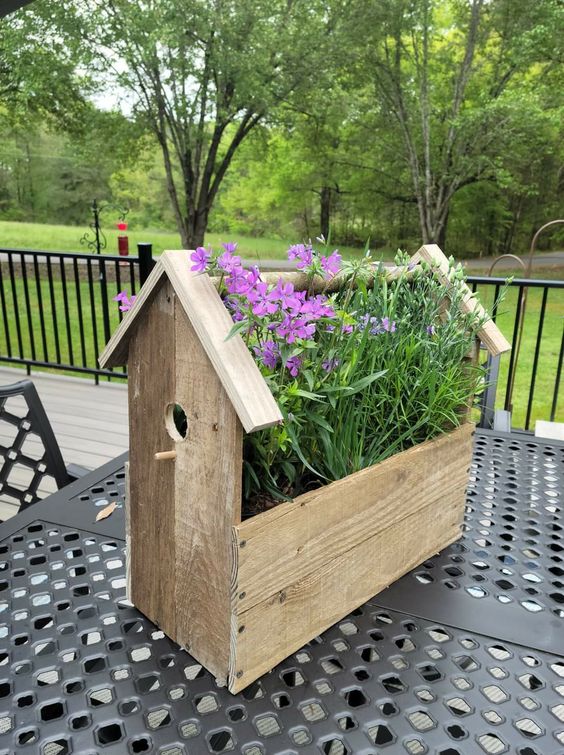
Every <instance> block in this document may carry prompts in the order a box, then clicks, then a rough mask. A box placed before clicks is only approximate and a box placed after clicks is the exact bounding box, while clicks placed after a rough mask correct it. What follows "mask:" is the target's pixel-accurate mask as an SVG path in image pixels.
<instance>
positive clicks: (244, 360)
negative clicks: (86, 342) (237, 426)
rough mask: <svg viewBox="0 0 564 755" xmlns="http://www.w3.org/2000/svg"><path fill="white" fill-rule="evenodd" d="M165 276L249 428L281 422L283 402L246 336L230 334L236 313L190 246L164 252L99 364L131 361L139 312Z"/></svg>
mask: <svg viewBox="0 0 564 755" xmlns="http://www.w3.org/2000/svg"><path fill="white" fill-rule="evenodd" d="M164 276H166V277H167V278H168V279H169V280H170V282H171V284H172V286H173V288H174V290H175V293H176V295H177V297H178V299H179V301H180V303H181V304H182V307H183V309H184V311H185V312H186V316H187V317H188V319H189V320H190V323H191V324H192V327H193V328H194V330H195V332H196V334H197V336H198V338H199V340H200V342H201V344H202V346H203V348H204V350H205V352H206V354H207V355H208V358H209V359H210V361H211V363H212V365H213V367H214V369H215V371H216V372H217V374H218V376H219V378H220V380H221V383H222V385H223V387H224V388H225V391H226V393H227V395H228V396H229V399H230V401H231V403H232V404H233V406H234V408H235V411H236V412H237V415H238V417H239V419H240V420H241V424H242V425H243V427H244V428H245V431H246V432H254V431H256V430H261V429H262V428H265V427H270V426H271V425H274V424H276V423H277V422H281V421H282V414H281V412H280V409H279V407H278V404H277V403H276V401H275V399H274V397H273V395H272V393H271V392H270V389H269V388H268V386H267V384H266V382H265V381H264V378H263V376H262V375H261V373H260V370H259V369H258V367H257V365H256V363H255V361H254V359H253V356H252V354H251V353H250V352H249V350H248V348H247V347H246V345H245V343H244V341H243V339H242V338H241V336H239V335H236V336H234V337H233V338H230V339H229V340H228V341H226V340H225V338H226V336H227V335H228V333H229V331H230V330H231V327H232V325H233V323H232V321H231V317H230V316H229V313H228V312H227V310H226V308H225V306H224V304H223V302H222V301H221V298H220V296H219V294H218V292H217V290H216V288H215V286H214V284H213V282H212V281H211V280H210V278H209V276H208V275H205V274H204V275H202V274H195V273H192V272H191V271H190V269H189V259H188V253H187V252H164V253H163V254H162V255H161V257H160V258H159V260H158V261H157V263H156V265H155V267H154V268H153V270H152V272H151V275H150V276H149V278H148V279H147V281H146V282H145V284H144V285H143V287H142V288H141V291H140V293H139V296H138V298H137V300H136V302H135V306H134V307H133V309H132V310H130V312H129V313H128V314H127V315H126V317H124V319H123V321H122V323H121V324H120V326H119V328H118V329H117V330H116V332H115V333H114V334H113V336H112V337H111V338H110V340H109V341H108V344H107V346H106V348H105V349H104V351H103V353H102V354H101V356H100V358H99V362H100V364H101V365H102V366H103V367H109V366H113V367H116V366H119V365H122V364H125V363H126V362H127V353H128V342H129V338H130V337H131V335H132V333H133V331H134V327H135V324H136V321H137V318H139V317H140V316H142V312H143V310H144V308H145V307H146V306H148V305H149V304H150V301H151V300H152V298H153V294H154V292H155V291H156V290H157V289H158V288H159V285H160V282H161V280H162V279H163V277H164Z"/></svg>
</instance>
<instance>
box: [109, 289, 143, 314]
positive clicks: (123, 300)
mask: <svg viewBox="0 0 564 755" xmlns="http://www.w3.org/2000/svg"><path fill="white" fill-rule="evenodd" d="M136 298H137V297H136V296H135V295H134V296H131V298H130V297H129V295H128V293H127V291H120V292H119V294H118V295H117V296H114V298H113V299H112V301H117V302H119V310H120V312H129V310H130V309H131V307H132V306H133V305H134V304H135V299H136Z"/></svg>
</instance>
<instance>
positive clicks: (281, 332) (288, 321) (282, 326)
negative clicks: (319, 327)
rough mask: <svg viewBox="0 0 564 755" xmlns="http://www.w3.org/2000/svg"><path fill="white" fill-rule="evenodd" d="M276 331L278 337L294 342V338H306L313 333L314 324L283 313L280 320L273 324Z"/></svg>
mask: <svg viewBox="0 0 564 755" xmlns="http://www.w3.org/2000/svg"><path fill="white" fill-rule="evenodd" d="M275 328H276V333H277V334H278V336H279V337H280V338H284V339H286V342H287V343H294V341H295V340H296V338H304V339H306V340H307V339H308V338H311V337H312V336H313V334H314V333H315V325H314V324H313V323H308V322H306V320H304V319H302V318H299V317H296V318H293V317H290V315H285V316H284V318H283V320H282V322H281V323H279V324H278V325H276V326H275Z"/></svg>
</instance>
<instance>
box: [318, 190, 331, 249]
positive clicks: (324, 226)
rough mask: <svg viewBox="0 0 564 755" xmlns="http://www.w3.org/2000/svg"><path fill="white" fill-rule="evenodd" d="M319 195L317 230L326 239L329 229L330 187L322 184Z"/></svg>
mask: <svg viewBox="0 0 564 755" xmlns="http://www.w3.org/2000/svg"><path fill="white" fill-rule="evenodd" d="M320 196H321V199H320V210H319V230H320V231H321V235H322V236H323V238H324V239H328V238H329V231H330V229H331V188H330V187H329V186H322V187H321V195H320Z"/></svg>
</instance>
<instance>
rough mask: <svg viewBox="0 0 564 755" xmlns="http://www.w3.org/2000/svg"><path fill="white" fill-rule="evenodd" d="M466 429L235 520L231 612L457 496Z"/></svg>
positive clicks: (467, 448) (467, 447)
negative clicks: (237, 546) (238, 544)
mask: <svg viewBox="0 0 564 755" xmlns="http://www.w3.org/2000/svg"><path fill="white" fill-rule="evenodd" d="M473 431H474V425H472V424H470V423H467V424H464V425H462V426H461V427H459V428H458V429H456V430H454V431H453V432H451V433H449V434H447V435H443V436H442V437H439V438H437V439H435V440H432V441H428V442H427V443H422V444H420V445H418V446H415V447H414V448H410V449H409V450H407V451H404V452H403V453H401V454H396V455H394V456H392V457H390V458H389V459H386V460H385V461H383V462H381V463H380V464H375V465H374V466H372V467H368V468H367V469H362V470H361V471H359V472H355V473H354V474H352V475H349V476H348V477H345V478H344V479H342V480H337V481H336V482H333V483H331V484H330V485H326V486H325V487H322V488H318V489H317V490H314V491H311V492H309V493H305V494H304V495H301V496H299V497H298V498H295V499H294V500H293V501H291V502H288V503H284V504H281V505H280V506H276V507H275V508H274V509H271V510H270V511H267V512H264V513H263V514H260V515H259V516H255V517H252V518H251V519H248V520H246V521H245V522H243V523H242V524H240V525H239V526H238V527H237V528H236V530H237V533H236V534H237V537H238V539H239V541H241V540H244V541H246V546H245V548H243V549H241V551H240V553H239V590H242V591H244V592H245V597H244V599H243V600H240V601H239V611H240V612H243V611H246V610H247V609H248V608H251V607H252V606H253V605H255V604H256V603H259V602H260V601H262V600H265V599H266V598H268V597H269V596H272V595H274V594H275V593H276V592H278V591H279V590H283V589H286V587H287V586H288V585H291V584H292V583H293V582H294V581H296V579H300V578H303V577H304V576H305V575H306V574H307V573H308V572H313V571H315V570H316V569H318V568H321V566H322V564H323V563H325V562H327V561H330V560H333V559H334V558H336V557H338V556H341V555H342V554H345V553H346V552H347V551H350V550H351V549H352V548H354V547H356V546H357V545H358V544H359V543H360V542H362V541H363V540H366V539H368V538H370V537H372V535H374V534H375V533H377V532H378V531H380V530H382V529H385V528H387V527H389V526H390V525H392V524H394V523H395V522H396V521H398V520H399V519H402V518H403V517H405V516H407V515H408V514H409V515H410V514H413V513H414V512H416V511H419V510H420V509H423V508H425V507H427V506H429V505H430V504H432V503H433V502H434V501H435V502H436V501H437V497H438V496H439V495H441V496H443V497H444V498H445V500H446V501H449V502H450V501H452V500H457V501H459V502H461V501H462V498H463V493H464V488H465V485H466V480H467V478H468V464H469V460H470V455H471V449H472V433H473ZM457 491H459V493H458V496H457ZM335 600H336V601H337V602H338V597H335V599H334V600H333V601H331V602H334V601H335Z"/></svg>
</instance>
